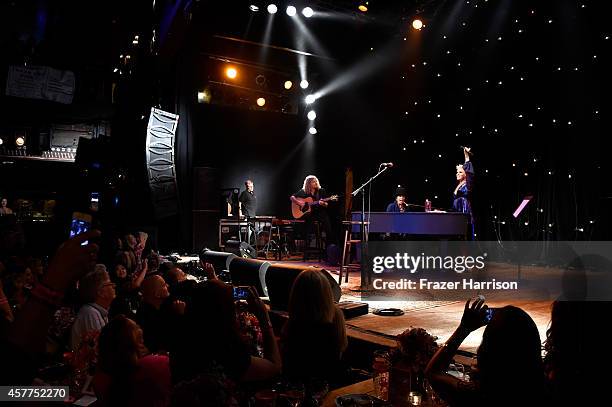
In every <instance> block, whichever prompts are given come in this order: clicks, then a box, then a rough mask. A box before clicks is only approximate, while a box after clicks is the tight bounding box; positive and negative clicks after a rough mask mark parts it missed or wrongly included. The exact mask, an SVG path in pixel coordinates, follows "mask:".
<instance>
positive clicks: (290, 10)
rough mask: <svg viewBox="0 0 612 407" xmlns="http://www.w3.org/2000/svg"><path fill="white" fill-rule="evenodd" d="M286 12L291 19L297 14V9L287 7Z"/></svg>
mask: <svg viewBox="0 0 612 407" xmlns="http://www.w3.org/2000/svg"><path fill="white" fill-rule="evenodd" d="M286 12H287V15H288V16H289V17H293V16H294V15H295V14H296V13H297V9H296V8H295V7H293V6H287V10H286Z"/></svg>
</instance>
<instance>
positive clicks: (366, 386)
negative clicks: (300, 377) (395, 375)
mask: <svg viewBox="0 0 612 407" xmlns="http://www.w3.org/2000/svg"><path fill="white" fill-rule="evenodd" d="M364 393H365V394H372V395H374V381H373V380H372V379H368V380H364V381H362V382H357V383H354V384H351V385H349V386H345V387H340V388H339V389H336V390H334V391H331V392H329V393H328V394H327V396H325V398H324V399H323V404H321V406H322V407H336V397H338V396H344V395H347V394H364Z"/></svg>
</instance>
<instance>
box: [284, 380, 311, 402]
mask: <svg viewBox="0 0 612 407" xmlns="http://www.w3.org/2000/svg"><path fill="white" fill-rule="evenodd" d="M305 395H306V391H305V389H304V383H300V382H296V383H289V384H287V387H286V389H285V391H284V392H283V394H282V396H283V398H284V399H285V400H287V402H288V403H289V406H291V407H300V406H301V405H302V403H303V402H304V397H305Z"/></svg>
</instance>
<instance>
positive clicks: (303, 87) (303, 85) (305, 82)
mask: <svg viewBox="0 0 612 407" xmlns="http://www.w3.org/2000/svg"><path fill="white" fill-rule="evenodd" d="M307 87H308V81H307V80H306V79H302V81H301V82H300V88H302V89H306V88H307Z"/></svg>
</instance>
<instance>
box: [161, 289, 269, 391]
mask: <svg viewBox="0 0 612 407" xmlns="http://www.w3.org/2000/svg"><path fill="white" fill-rule="evenodd" d="M247 302H248V304H249V305H250V307H251V311H252V312H253V313H254V314H255V315H256V316H257V318H258V320H259V323H260V325H261V328H262V331H263V336H264V357H263V358H260V357H256V356H251V354H250V352H249V349H248V346H247V345H246V344H245V342H244V341H243V338H242V336H241V334H240V331H239V327H238V320H237V315H236V307H235V304H234V298H233V291H232V287H231V286H229V285H227V284H225V283H223V282H222V281H220V280H211V281H207V282H204V283H199V284H197V285H196V286H195V287H194V290H193V293H192V295H191V301H190V303H189V304H188V306H187V308H186V311H185V323H184V324H183V326H182V328H183V330H182V332H181V333H180V334H178V336H180V337H181V338H184V341H185V342H184V343H183V344H182V346H180V347H179V348H177V349H176V351H175V352H173V353H172V354H171V355H170V366H171V369H172V379H173V381H174V382H175V383H178V382H182V381H187V382H189V381H192V380H196V379H197V378H198V377H199V376H201V375H205V376H206V375H211V374H212V375H215V376H216V377H219V375H224V376H227V377H228V378H229V379H230V380H232V381H234V382H241V381H259V380H267V379H270V378H272V377H274V376H276V375H277V374H278V373H279V372H280V367H281V358H280V353H279V350H278V345H277V343H276V338H275V337H274V332H273V330H272V325H271V323H270V319H269V316H268V312H267V310H266V308H265V305H264V304H263V302H262V301H261V300H260V299H259V297H258V296H257V293H256V291H255V290H254V289H250V290H249V295H248V298H247Z"/></svg>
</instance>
